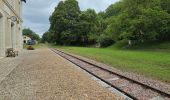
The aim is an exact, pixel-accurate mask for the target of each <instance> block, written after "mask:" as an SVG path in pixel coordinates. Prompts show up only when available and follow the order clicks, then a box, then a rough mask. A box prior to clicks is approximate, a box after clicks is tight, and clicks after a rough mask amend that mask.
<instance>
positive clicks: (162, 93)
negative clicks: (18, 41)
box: [51, 49, 170, 100]
mask: <svg viewBox="0 0 170 100" xmlns="http://www.w3.org/2000/svg"><path fill="white" fill-rule="evenodd" d="M51 50H52V51H53V52H55V53H57V52H56V51H58V52H60V53H63V54H65V55H68V56H70V57H73V58H75V59H78V60H80V61H82V62H85V63H87V64H89V65H92V66H95V67H97V68H99V69H101V70H104V71H106V72H109V73H111V74H114V75H117V76H119V77H121V78H124V79H126V80H128V81H131V82H133V83H136V84H138V85H141V86H143V87H145V88H147V89H151V90H152V91H156V92H157V93H159V94H161V95H163V96H166V97H168V98H170V94H169V93H166V92H163V91H161V90H158V89H156V88H154V87H151V86H149V85H147V84H144V83H141V82H138V81H136V80H134V79H131V78H129V77H126V76H123V75H121V74H118V73H115V72H113V71H111V70H108V69H105V68H103V67H100V66H98V65H96V64H93V63H91V62H89V61H86V60H83V59H80V58H78V57H76V56H73V55H71V54H68V53H66V52H63V51H61V50H58V49H51ZM55 50H56V51H55ZM57 54H58V55H60V56H62V57H63V58H65V59H67V60H69V61H70V62H72V63H74V64H75V65H77V66H79V67H81V66H80V65H78V64H76V63H75V62H73V61H71V60H70V59H68V58H66V57H64V56H63V55H61V54H59V53H57ZM81 68H82V67H81ZM82 69H83V70H85V71H87V72H88V73H90V74H92V75H94V76H95V77H97V78H99V79H101V80H102V81H104V82H106V83H107V84H109V85H110V86H112V87H114V88H116V89H118V90H119V91H120V92H122V93H124V94H125V95H127V96H129V97H130V98H132V99H134V100H137V98H136V97H134V96H132V95H131V94H128V93H126V92H124V91H122V90H121V89H119V88H117V87H116V86H114V85H112V84H111V83H109V82H107V81H105V80H104V79H102V78H100V77H99V76H97V75H95V74H93V73H92V72H90V71H88V70H87V69H85V68H82Z"/></svg>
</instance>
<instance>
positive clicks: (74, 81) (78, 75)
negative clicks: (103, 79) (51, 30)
mask: <svg viewBox="0 0 170 100" xmlns="http://www.w3.org/2000/svg"><path fill="white" fill-rule="evenodd" d="M22 57H23V59H22V61H21V63H20V64H19V65H18V66H17V67H16V68H14V70H13V71H12V72H11V73H10V74H8V76H6V78H5V79H4V80H2V81H1V83H0V100H119V99H118V98H117V97H116V96H115V95H114V94H113V93H111V92H110V91H109V90H107V89H105V88H104V87H102V86H100V84H98V83H97V82H95V81H94V80H92V79H90V77H89V76H88V75H86V74H85V73H84V72H83V71H82V70H78V69H77V68H76V67H74V65H73V64H71V63H70V62H68V61H67V60H65V59H63V58H61V57H60V56H58V55H56V54H54V53H53V52H52V51H50V50H49V49H45V48H44V49H39V50H35V51H27V52H25V53H24V54H23V55H22ZM0 70H1V69H0Z"/></svg>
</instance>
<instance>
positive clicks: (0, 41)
mask: <svg viewBox="0 0 170 100" xmlns="http://www.w3.org/2000/svg"><path fill="white" fill-rule="evenodd" d="M4 33H5V30H4V16H3V15H2V13H1V10H0V57H4V56H5V34H4Z"/></svg>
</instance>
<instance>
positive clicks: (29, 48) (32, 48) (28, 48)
mask: <svg viewBox="0 0 170 100" xmlns="http://www.w3.org/2000/svg"><path fill="white" fill-rule="evenodd" d="M27 50H35V49H34V47H33V46H31V45H30V46H28V47H27Z"/></svg>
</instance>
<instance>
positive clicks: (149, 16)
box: [106, 0, 170, 42]
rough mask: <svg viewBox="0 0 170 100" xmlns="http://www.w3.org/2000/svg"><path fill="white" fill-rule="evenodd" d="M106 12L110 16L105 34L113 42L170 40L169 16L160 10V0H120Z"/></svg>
mask: <svg viewBox="0 0 170 100" xmlns="http://www.w3.org/2000/svg"><path fill="white" fill-rule="evenodd" d="M165 2H166V1H164V3H165ZM167 2H169V1H167ZM167 2H166V3H167ZM162 5H163V4H162ZM164 7H165V8H167V7H166V6H165V5H164ZM111 9H112V10H111ZM116 9H118V10H116ZM106 11H107V13H108V15H112V16H111V17H109V18H108V19H107V20H108V27H107V29H106V32H107V33H110V34H112V36H113V38H114V40H122V39H129V40H137V41H139V42H144V41H148V40H161V41H167V40H170V30H169V27H170V20H169V19H170V14H168V12H167V11H166V10H164V9H163V8H162V6H161V1H160V0H122V1H120V2H118V3H116V4H113V5H111V6H110V8H108V9H107V10H106ZM111 11H117V12H118V13H117V12H114V13H113V12H112V13H109V12H111Z"/></svg>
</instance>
